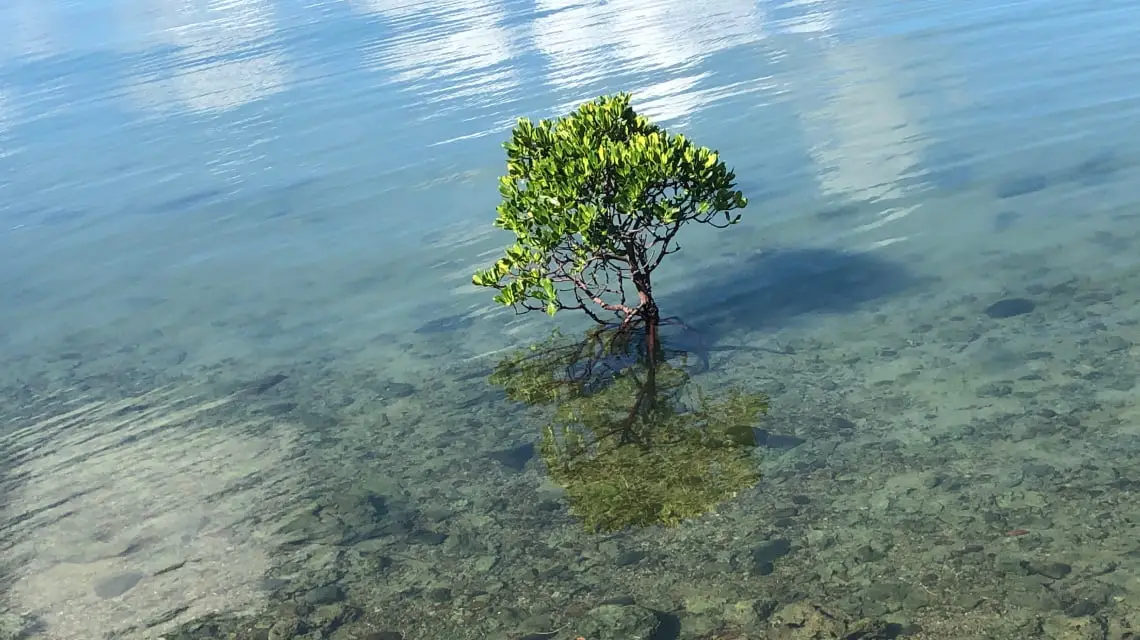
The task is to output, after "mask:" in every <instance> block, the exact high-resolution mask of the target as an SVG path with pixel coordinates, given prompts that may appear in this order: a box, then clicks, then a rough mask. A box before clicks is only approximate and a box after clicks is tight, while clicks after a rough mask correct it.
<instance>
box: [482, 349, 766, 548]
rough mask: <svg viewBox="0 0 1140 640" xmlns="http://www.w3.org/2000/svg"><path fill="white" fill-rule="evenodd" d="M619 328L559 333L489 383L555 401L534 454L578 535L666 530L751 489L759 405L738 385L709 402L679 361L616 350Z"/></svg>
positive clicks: (762, 406)
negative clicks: (579, 527)
mask: <svg viewBox="0 0 1140 640" xmlns="http://www.w3.org/2000/svg"><path fill="white" fill-rule="evenodd" d="M617 331H618V329H617V328H616V327H609V328H596V329H592V330H591V331H589V332H587V334H586V336H585V338H584V339H582V340H577V341H574V340H566V339H564V338H563V337H562V336H561V335H559V334H557V333H556V334H555V335H554V336H553V337H552V338H550V339H549V340H548V341H546V342H544V343H541V344H538V345H534V346H531V347H529V348H527V349H523V350H520V351H518V352H517V353H515V354H512V355H511V356H510V357H508V358H506V359H504V360H503V361H502V362H500V363H499V364H498V366H497V367H496V369H495V372H494V373H493V374H492V376H491V382H492V383H494V384H496V385H498V386H500V387H502V388H503V389H504V390H505V391H506V393H507V395H508V397H510V398H512V399H514V400H518V401H522V402H526V403H528V404H551V405H553V406H554V411H553V418H552V420H551V422H550V424H548V425H547V426H546V427H545V428H544V429H543V436H542V441H541V444H540V447H539V452H540V454H541V457H542V459H543V461H544V463H545V464H546V467H547V470H548V471H549V473H550V476H551V479H552V480H553V481H554V482H556V483H557V484H559V485H561V486H562V487H563V488H564V489H565V490H566V494H567V498H568V501H569V504H570V510H571V512H572V513H573V514H574V515H576V516H577V517H579V518H580V519H581V521H582V523H583V525H584V526H585V528H586V529H587V530H589V531H593V532H609V531H617V530H621V529H624V528H627V527H632V526H649V525H654V524H659V525H664V526H673V525H676V524H679V523H680V522H681V521H683V520H684V519H686V518H690V517H693V516H697V515H700V514H702V513H705V512H706V511H708V510H709V509H711V508H712V507H714V506H715V505H717V504H719V503H720V502H722V501H723V500H725V499H727V498H730V497H732V496H733V495H735V494H736V492H738V491H740V490H742V489H745V488H747V487H750V486H752V485H753V484H755V482H756V481H757V480H758V479H759V472H758V471H757V469H756V465H755V462H754V461H753V460H752V456H751V451H752V449H753V448H754V447H755V445H756V440H755V436H754V433H753V429H752V425H753V424H754V423H755V422H756V421H757V419H758V418H759V417H760V416H761V415H762V414H763V413H765V412H766V410H767V407H768V404H767V399H766V398H765V397H764V396H763V395H762V394H757V393H746V392H744V391H741V390H738V389H728V390H725V391H724V392H723V394H722V395H720V396H719V397H713V396H711V395H710V394H707V393H705V392H704V391H702V390H701V389H700V388H698V387H696V386H695V385H692V384H691V379H690V376H689V374H688V373H687V372H686V370H685V366H684V364H685V363H684V358H683V357H682V358H681V359H680V362H676V363H674V362H670V359H669V358H667V357H666V356H667V355H669V354H666V353H664V352H663V350H661V347H660V345H658V347H657V348H658V352H657V353H656V354H651V353H649V351H648V350H647V349H648V346H649V345H648V344H647V342H645V341H641V342H624V343H623V344H624V345H625V346H624V347H621V348H618V347H616V346H615V345H617V344H619V343H621V341H618V340H614V339H612V336H607V335H605V334H607V333H616V332H617ZM674 359H675V358H674Z"/></svg>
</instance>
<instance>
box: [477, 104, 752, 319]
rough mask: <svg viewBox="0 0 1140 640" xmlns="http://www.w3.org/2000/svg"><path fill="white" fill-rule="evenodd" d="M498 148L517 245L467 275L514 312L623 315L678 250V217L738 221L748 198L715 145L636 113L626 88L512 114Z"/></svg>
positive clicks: (506, 219) (499, 221)
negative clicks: (554, 114) (568, 105)
mask: <svg viewBox="0 0 1140 640" xmlns="http://www.w3.org/2000/svg"><path fill="white" fill-rule="evenodd" d="M504 147H505V149H506V152H507V173H506V175H505V176H503V177H502V178H500V180H499V192H500V194H501V196H502V202H501V204H500V205H499V207H498V216H497V218H496V220H495V226H496V227H499V228H501V229H505V230H508V231H511V232H513V233H514V234H515V243H514V244H513V245H512V246H510V247H508V248H507V250H506V252H505V254H504V256H503V257H501V258H500V259H499V260H497V261H496V262H495V263H494V265H492V266H491V267H490V268H488V269H485V270H481V271H479V272H477V273H476V274H475V275H474V277H473V282H474V284H476V285H479V286H485V287H493V288H495V289H497V290H498V294H497V295H496V296H495V300H496V302H499V303H501V304H504V305H508V306H514V307H515V308H516V309H520V310H544V311H546V312H547V313H549V314H551V315H553V314H554V313H555V312H557V311H558V310H560V309H583V310H585V311H586V312H587V313H588V314H589V315H590V316H591V317H593V318H594V319H595V320H598V321H599V322H603V321H602V320H601V319H600V318H599V317H598V315H597V313H596V312H597V311H599V310H601V311H610V312H613V313H615V314H617V315H618V316H619V317H623V318H628V317H630V316H631V315H632V314H635V313H637V311H638V310H639V309H640V308H641V307H642V306H643V305H644V304H645V303H646V301H647V298H648V301H649V302H650V303H651V302H652V293H651V290H650V279H649V275H650V274H651V273H652V272H653V270H654V269H656V268H657V266H658V265H660V264H661V261H662V259H663V258H664V257H665V256H666V255H668V254H670V253H674V252H675V251H677V250H678V249H679V248H680V247H679V245H678V244H677V243H676V239H675V238H676V234H677V232H678V231H679V230H680V228H681V227H682V226H683V225H684V224H686V223H689V222H698V223H704V224H712V225H715V226H728V225H731V224H735V223H736V222H738V221H739V219H740V216H739V215H733V214H732V212H733V211H734V210H735V209H740V208H743V207H744V206H746V205H747V200H746V199H745V197H744V196H743V194H742V193H741V192H740V191H737V190H736V189H735V180H736V176H735V174H734V173H733V172H732V171H730V170H729V169H728V168H727V167H726V166H725V164H724V162H722V161H721V160H720V159H719V156H718V154H717V153H716V152H715V151H713V150H711V149H708V148H705V147H699V146H697V145H695V144H693V143H692V142H691V141H689V140H688V139H687V138H685V137H684V136H683V135H675V134H670V133H668V132H667V131H665V130H664V129H662V128H660V127H658V126H657V125H655V124H653V123H652V122H650V121H649V120H648V119H647V118H645V117H643V116H640V115H638V114H637V113H636V112H635V111H634V109H633V108H632V107H631V106H630V96H629V94H625V93H621V94H617V95H615V96H603V97H601V98H598V99H596V100H594V101H591V102H587V103H585V104H583V105H581V106H580V107H578V109H577V110H575V111H574V112H572V113H570V114H569V115H567V116H564V117H562V118H558V119H554V120H541V121H539V122H538V123H537V124H535V123H532V122H531V121H530V120H527V119H525V118H523V119H519V121H518V123H517V124H516V125H515V128H514V130H513V131H512V135H511V139H510V140H509V141H508V142H507V143H505V144H504ZM627 285H632V286H633V287H634V289H635V290H636V292H637V293H638V294H640V299H639V302H638V303H635V304H631V303H629V302H627V293H628V287H627Z"/></svg>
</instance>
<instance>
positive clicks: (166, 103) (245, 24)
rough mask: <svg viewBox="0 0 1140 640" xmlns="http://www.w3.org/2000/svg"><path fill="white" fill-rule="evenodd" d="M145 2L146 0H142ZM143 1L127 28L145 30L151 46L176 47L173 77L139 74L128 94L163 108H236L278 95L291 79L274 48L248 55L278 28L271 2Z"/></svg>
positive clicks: (227, 0)
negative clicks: (238, 56)
mask: <svg viewBox="0 0 1140 640" xmlns="http://www.w3.org/2000/svg"><path fill="white" fill-rule="evenodd" d="M140 2H142V0H140ZM152 3H153V0H150V1H145V2H142V4H141V6H138V7H137V8H138V9H139V10H140V11H138V13H137V14H136V17H135V19H134V20H132V22H136V23H137V22H138V21H142V22H143V23H144V24H143V25H137V24H131V25H128V26H127V28H128V29H140V28H141V29H144V30H145V32H146V33H147V34H148V36H149V37H148V41H149V42H147V43H146V44H149V45H151V46H153V45H174V46H176V47H178V52H177V53H175V54H174V58H175V61H176V62H175V64H174V65H171V66H172V73H171V76H170V77H163V76H164V75H165V74H161V75H160V74H159V73H157V72H150V73H144V74H140V75H139V77H137V79H136V81H135V82H134V83H133V84H132V85H131V86H130V87H129V89H128V91H129V93H130V94H131V95H132V96H133V97H134V99H135V100H136V101H137V102H139V103H140V104H141V105H142V106H144V107H146V108H150V109H154V110H158V111H163V110H167V109H172V108H177V107H179V106H185V107H187V108H189V109H191V110H193V111H199V112H210V111H223V110H227V109H233V108H235V107H238V106H241V105H243V104H246V103H249V102H252V101H254V100H257V99H260V98H263V97H265V96H267V95H270V94H273V93H276V92H278V91H280V90H281V89H282V88H284V86H285V84H286V82H287V80H288V67H287V65H286V62H285V60H284V57H283V55H282V53H281V51H280V50H279V49H278V48H276V47H274V48H269V49H267V50H265V51H264V52H262V53H258V54H257V55H242V56H241V57H240V58H239V59H232V58H231V59H226V58H227V57H232V56H235V55H240V54H243V53H248V52H250V51H251V50H253V49H254V47H256V46H257V45H258V44H260V43H262V42H264V41H266V40H268V38H269V37H270V36H272V34H273V32H274V30H275V29H276V24H275V20H274V16H273V8H272V5H271V4H270V2H269V1H268V0H186V1H183V2H178V1H176V0H165V1H163V2H159V3H155V4H152Z"/></svg>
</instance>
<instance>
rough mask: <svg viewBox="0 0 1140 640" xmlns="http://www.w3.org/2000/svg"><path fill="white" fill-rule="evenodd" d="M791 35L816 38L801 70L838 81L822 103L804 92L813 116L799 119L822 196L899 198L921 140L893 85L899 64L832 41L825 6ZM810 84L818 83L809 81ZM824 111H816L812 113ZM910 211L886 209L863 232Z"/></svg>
mask: <svg viewBox="0 0 1140 640" xmlns="http://www.w3.org/2000/svg"><path fill="white" fill-rule="evenodd" d="M812 4H816V5H817V6H819V7H821V8H820V9H815V10H813V11H811V12H809V14H808V15H807V16H806V17H805V18H804V19H803V20H801V21H799V22H798V23H796V24H795V25H794V26H793V27H792V30H793V31H796V32H799V33H816V34H820V35H821V36H822V37H821V38H820V39H819V41H818V45H819V46H818V47H810V48H809V49H808V51H810V52H811V58H812V59H811V60H800V61H799V62H800V64H802V65H804V66H805V67H808V68H811V67H816V68H818V66H819V65H822V67H823V70H824V74H822V75H823V76H824V77H833V78H836V82H835V84H834V86H831V87H826V88H825V89H831V91H830V92H828V93H827V95H826V96H825V97H821V96H818V95H813V94H812V92H810V91H809V92H808V96H809V97H808V99H807V102H808V104H810V105H812V106H811V108H809V109H805V110H803V111H801V114H800V115H801V119H802V120H803V124H804V129H805V133H806V135H807V137H808V138H809V139H810V140H812V141H813V144H812V148H811V149H810V152H811V155H812V157H813V158H814V160H815V161H816V163H817V164H818V165H819V167H820V169H821V171H820V172H819V178H818V180H819V185H820V189H821V190H822V191H823V192H824V193H827V194H831V195H841V196H844V197H849V198H852V199H859V200H883V199H892V198H897V197H899V196H902V195H903V192H904V188H903V187H902V186H901V185H902V180H901V178H902V177H903V176H904V175H905V174H906V172H907V170H908V169H909V168H911V167H913V166H914V165H915V164H917V163H918V162H919V159H920V157H921V155H922V152H923V148H922V143H921V142H919V140H920V139H921V136H920V135H919V132H918V131H916V129H915V125H914V118H913V114H912V113H910V111H909V109H908V105H907V104H905V102H904V101H903V99H902V98H901V95H900V94H901V91H900V90H899V87H898V86H897V84H896V81H893V80H892V78H897V77H898V74H897V73H896V69H895V68H894V65H893V64H892V62H891V61H892V60H900V59H903V58H901V57H900V56H898V55H892V52H890V51H885V50H882V49H881V48H880V47H879V46H877V45H874V44H865V43H864V44H849V43H840V42H838V41H836V40H835V39H833V38H830V37H829V36H830V31H831V30H832V28H833V16H834V15H835V14H834V12H832V11H830V10H828V9H826V8H825V7H824V3H823V2H816V3H812ZM812 80H813V81H818V80H816V79H815V78H814V77H813V78H812ZM817 105H822V106H817ZM907 213H909V211H906V210H901V211H900V210H895V209H888V210H887V211H884V212H883V215H884V216H885V217H884V218H883V219H882V220H879V221H877V222H876V223H873V224H872V225H869V226H868V227H867V229H865V230H869V229H870V228H875V227H878V226H882V224H885V223H886V222H889V221H891V220H896V219H898V218H901V217H904V216H905V215H906V214H907Z"/></svg>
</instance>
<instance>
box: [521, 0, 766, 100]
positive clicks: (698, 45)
mask: <svg viewBox="0 0 1140 640" xmlns="http://www.w3.org/2000/svg"><path fill="white" fill-rule="evenodd" d="M537 9H538V11H539V12H542V13H546V14H547V15H545V16H543V17H541V18H538V19H536V20H535V21H534V26H533V31H532V37H533V40H534V46H535V48H536V49H538V50H539V51H541V52H542V53H543V54H545V55H546V57H547V58H548V59H549V60H550V64H549V67H548V69H547V81H548V82H549V83H550V84H551V85H553V86H555V87H556V88H558V89H562V90H570V91H573V92H574V93H575V94H577V95H576V98H575V100H574V103H575V104H576V103H577V102H580V101H581V100H583V99H588V98H589V97H591V96H587V95H584V94H582V89H583V88H584V87H586V86H588V85H590V84H592V83H594V82H596V81H598V80H601V79H603V78H604V77H605V76H606V75H607V74H609V73H613V72H614V71H627V70H644V71H650V72H654V73H667V72H670V71H677V72H682V73H685V72H687V73H688V75H684V76H681V77H674V78H669V79H667V80H663V81H659V82H655V83H654V84H651V85H648V86H644V87H641V88H639V89H636V90H634V92H633V93H634V94H635V99H636V100H637V101H638V102H639V103H642V104H641V107H642V108H644V109H645V110H646V115H649V116H650V117H653V118H655V119H657V120H662V121H667V120H673V121H682V123H683V121H684V119H686V118H687V117H689V116H690V115H691V114H692V113H694V112H695V111H697V110H698V109H699V108H700V107H702V106H704V105H705V104H706V103H707V102H709V101H711V100H714V99H719V98H721V97H724V96H725V95H728V94H731V93H736V92H739V91H740V90H741V89H742V87H734V88H732V89H731V90H727V91H726V90H725V88H721V89H719V90H715V91H703V92H702V91H697V90H696V86H697V84H698V83H699V81H700V80H701V79H703V78H704V75H703V74H696V73H693V71H692V70H693V68H694V67H695V66H696V65H698V64H699V63H700V62H701V61H702V60H703V59H705V58H706V57H708V56H710V55H712V54H714V53H717V52H719V51H723V50H725V49H729V48H731V47H736V46H740V45H744V44H748V43H751V42H755V41H758V40H760V39H761V38H762V37H763V32H762V29H761V28H762V25H763V15H762V13H761V11H760V9H759V7H758V5H757V3H756V2H755V1H754V0H731V1H725V2H718V3H713V6H712V7H709V8H706V7H702V9H701V11H700V14H699V15H695V12H694V11H693V5H692V3H691V2H686V1H684V0H655V1H654V0H648V1H647V0H609V1H608V2H589V3H580V2H575V1H574V0H537ZM745 90H746V89H745Z"/></svg>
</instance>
